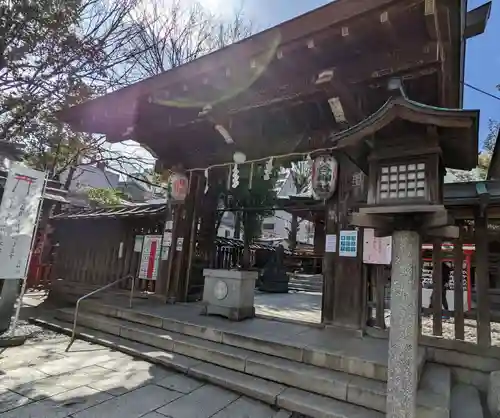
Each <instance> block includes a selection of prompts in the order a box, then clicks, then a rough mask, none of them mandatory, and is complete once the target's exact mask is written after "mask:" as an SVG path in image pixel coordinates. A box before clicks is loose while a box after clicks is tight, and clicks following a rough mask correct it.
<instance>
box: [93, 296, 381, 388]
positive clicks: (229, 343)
mask: <svg viewBox="0 0 500 418" xmlns="http://www.w3.org/2000/svg"><path fill="white" fill-rule="evenodd" d="M92 304H96V303H95V302H92ZM97 305H100V306H106V307H107V308H109V309H116V310H126V308H123V307H114V306H111V305H105V304H102V303H97ZM137 312H138V313H139V314H141V315H146V316H150V317H154V318H162V317H159V316H156V315H150V314H148V313H144V312H141V311H137ZM93 313H94V314H95V315H102V316H104V317H107V318H112V319H115V320H123V321H127V322H130V323H136V324H141V325H143V326H149V327H152V328H157V329H166V328H164V327H162V328H159V327H157V326H153V325H150V324H147V323H145V322H144V321H143V322H141V321H132V320H130V319H124V318H120V317H116V316H110V315H105V314H102V313H98V312H93ZM162 319H163V320H166V321H170V322H174V323H177V324H182V325H188V326H193V327H195V328H200V326H199V325H197V324H192V323H189V322H183V321H178V320H175V319H170V318H162ZM211 330H212V331H215V332H220V333H221V334H222V338H221V341H220V342H219V341H214V340H210V339H207V340H209V341H212V342H215V343H221V344H224V345H227V346H231V347H236V348H239V349H242V350H247V351H252V352H255V353H262V354H266V355H274V356H275V357H278V358H284V359H287V360H290V361H296V362H300V363H304V364H308V365H312V366H316V367H321V366H319V365H318V364H315V363H314V362H312V361H308V360H306V359H305V357H306V353H308V352H313V353H317V354H319V355H324V354H326V355H331V356H336V355H339V353H338V352H336V351H333V350H328V349H327V348H322V347H314V346H302V345H294V344H287V343H283V342H280V341H272V340H265V339H262V338H259V337H258V336H253V335H248V334H240V333H235V332H231V331H224V330H220V329H217V328H211ZM171 332H175V331H171ZM178 334H182V335H187V336H189V337H193V338H200V337H199V336H198V335H193V334H192V333H179V332H178ZM224 337H226V338H224ZM234 337H236V338H237V339H238V338H240V339H243V340H245V341H246V342H255V343H258V344H262V345H267V346H269V345H273V346H278V347H280V348H283V349H285V350H286V349H291V350H298V351H299V352H300V360H298V359H297V358H296V357H292V356H290V355H281V356H280V355H275V354H271V353H269V352H267V351H255V350H252V349H251V348H247V346H245V345H244V344H242V343H235V342H234V341H228V340H227V339H228V338H229V339H234ZM342 356H343V357H345V358H347V359H350V360H354V361H357V362H363V363H368V364H372V365H374V366H375V367H381V368H384V369H385V370H386V372H385V373H384V374H387V367H388V366H387V365H386V364H384V363H382V362H377V361H372V360H370V359H361V358H358V357H351V356H349V355H347V354H345V353H342ZM298 357H299V356H298ZM325 368H329V369H330V370H334V371H339V372H344V373H348V372H347V371H345V370H342V369H335V368H332V367H326V366H325ZM359 376H361V377H366V378H368V379H374V380H379V381H382V382H383V381H386V380H384V379H376V378H375V377H370V376H364V375H359Z"/></svg>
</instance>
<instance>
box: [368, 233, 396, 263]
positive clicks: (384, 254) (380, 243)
mask: <svg viewBox="0 0 500 418" xmlns="http://www.w3.org/2000/svg"><path fill="white" fill-rule="evenodd" d="M391 256H392V237H390V236H389V237H380V238H379V237H376V236H375V230H374V229H371V228H365V232H364V243H363V263H366V264H387V265H388V264H391Z"/></svg>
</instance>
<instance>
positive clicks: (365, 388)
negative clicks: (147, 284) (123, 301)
mask: <svg viewBox="0 0 500 418" xmlns="http://www.w3.org/2000/svg"><path fill="white" fill-rule="evenodd" d="M83 315H86V317H87V319H89V320H90V321H91V323H95V321H93V319H94V318H93V315H92V314H88V313H87V314H83ZM94 316H95V315H94ZM56 318H57V317H56ZM58 319H60V320H63V319H61V318H58ZM106 319H108V318H106ZM63 321H64V320H63ZM122 321H123V320H122ZM115 322H120V321H119V320H115ZM123 322H127V321H123ZM113 325H118V326H119V327H120V330H119V334H111V335H115V336H116V337H119V338H123V339H126V340H129V341H133V342H136V343H139V344H144V345H146V346H151V347H154V348H156V349H159V350H165V351H167V350H170V351H172V352H173V353H175V354H178V355H183V356H186V357H190V358H194V359H196V360H199V361H202V362H206V363H207V364H213V365H218V363H214V362H211V361H210V360H208V359H206V358H203V359H201V358H198V357H196V356H194V357H192V356H189V355H186V354H185V353H184V352H179V351H177V350H176V345H177V344H178V342H176V341H175V339H174V341H173V346H172V348H171V349H170V348H165V347H160V346H159V344H158V346H156V345H154V346H152V345H150V344H145V343H143V342H141V340H140V339H139V338H140V337H136V338H137V339H132V338H130V336H128V335H122V331H121V328H122V327H123V325H119V324H113ZM83 326H84V327H85V328H89V329H92V330H95V331H99V332H103V333H108V334H109V332H106V331H103V330H100V329H96V328H94V327H92V326H87V325H85V324H83ZM123 328H125V329H127V330H132V331H135V332H137V333H139V334H147V335H148V336H150V337H153V338H158V339H161V337H160V336H159V335H157V334H154V333H152V332H149V331H145V330H141V329H138V328H134V327H133V326H132V327H127V326H125V327H123ZM152 328H153V327H152ZM176 335H179V336H181V337H185V336H184V335H183V334H176ZM189 338H191V339H195V337H189ZM179 343H180V344H183V343H184V344H188V345H191V346H194V347H195V348H201V349H205V350H206V349H207V347H206V346H203V345H196V344H191V343H190V342H186V341H179ZM208 343H209V344H210V345H211V344H214V345H216V347H212V350H210V351H211V352H214V353H217V354H219V355H220V353H222V355H225V356H228V357H229V356H230V357H232V358H233V359H234V360H237V361H238V360H239V361H241V362H242V363H243V364H242V366H241V367H231V366H229V365H227V364H226V365H224V367H225V368H227V369H229V370H231V371H235V372H244V373H246V374H247V375H248V376H253V377H257V378H258V377H261V376H259V375H258V374H257V373H253V372H252V371H251V370H249V369H252V368H255V366H252V363H254V364H255V363H256V364H257V366H258V367H259V366H260V367H264V368H269V366H270V365H271V364H273V363H272V362H273V356H271V355H267V354H262V353H258V352H251V353H245V354H248V355H246V356H243V355H242V356H238V357H237V356H234V355H232V354H231V353H227V352H224V351H223V350H221V351H220V352H217V351H216V349H218V348H223V347H224V344H219V343H214V342H211V341H209V342H208ZM238 350H242V351H245V350H243V349H238ZM277 359H278V362H276V363H274V364H273V369H274V376H270V375H266V378H265V379H264V380H266V381H269V382H273V383H277V384H282V385H286V386H287V387H293V388H297V389H301V390H306V389H307V388H306V387H304V386H301V385H298V386H297V384H293V383H291V382H290V381H289V380H286V381H285V380H283V379H280V378H278V376H279V374H281V373H294V369H293V368H294V366H295V365H298V366H299V367H300V368H302V370H299V374H301V375H304V373H300V372H302V371H303V370H304V369H305V370H307V369H309V370H310V372H309V373H307V376H308V378H309V379H315V380H317V383H318V384H320V383H322V382H330V381H335V383H336V384H337V385H339V386H342V385H345V393H342V394H334V392H332V391H328V390H325V391H323V392H320V391H316V390H311V391H310V392H311V393H314V394H318V395H321V396H325V397H329V398H331V399H335V400H340V401H345V402H347V401H348V398H349V394H350V392H351V391H353V390H359V391H361V392H363V393H366V394H367V395H371V394H373V393H374V392H375V396H382V394H381V393H380V392H379V391H374V390H372V388H371V385H373V384H375V385H379V386H382V385H384V383H383V382H380V381H377V380H374V379H370V378H367V377H363V376H358V375H351V374H349V373H347V372H342V371H336V370H331V369H326V368H321V367H318V366H313V365H310V364H306V363H300V362H297V361H294V360H288V359H282V358H279V357H278V358H277ZM258 360H261V361H258ZM266 360H267V361H266ZM249 362H250V363H249ZM279 362H281V363H282V364H279ZM283 363H285V365H283ZM286 363H289V364H286ZM278 364H279V365H278ZM284 366H288V367H284ZM315 371H317V372H318V373H319V376H317V375H316V376H315V375H314V372H315ZM352 404H353V405H358V406H365V407H368V406H367V405H365V404H363V405H360V404H359V403H357V402H355V401H353V402H352ZM373 409H374V410H380V408H378V407H373Z"/></svg>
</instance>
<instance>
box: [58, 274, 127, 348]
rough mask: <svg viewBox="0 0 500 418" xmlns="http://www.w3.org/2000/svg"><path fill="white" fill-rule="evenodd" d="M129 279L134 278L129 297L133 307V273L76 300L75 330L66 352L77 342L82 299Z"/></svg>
mask: <svg viewBox="0 0 500 418" xmlns="http://www.w3.org/2000/svg"><path fill="white" fill-rule="evenodd" d="M128 279H132V285H131V286H130V297H129V303H128V305H129V308H131V307H132V299H133V298H134V287H135V277H134V275H132V274H127V275H126V276H124V277H122V278H120V279H118V280H115V281H114V282H112V283H108V284H107V285H105V286H102V287H100V288H99V289H96V290H94V291H92V292H90V293H87V294H86V295H83V296H82V297H81V298H80V299H78V300H77V301H76V307H75V315H74V318H73V331H72V333H71V341H70V342H69V344H68V346H67V347H66V350H65V351H66V352H67V351H69V349H70V348H71V346H72V345H73V343H74V342H75V339H76V323H77V320H78V310H79V308H80V302H81V301H82V300H85V299H87V298H88V297H90V296H93V295H95V294H96V293H99V292H101V291H103V290H106V289H109V288H110V287H112V286H114V285H115V284H118V283H121V282H123V281H124V280H128Z"/></svg>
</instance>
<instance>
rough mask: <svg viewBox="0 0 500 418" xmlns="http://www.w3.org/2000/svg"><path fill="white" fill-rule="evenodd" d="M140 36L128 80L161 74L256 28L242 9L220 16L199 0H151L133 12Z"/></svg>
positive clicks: (237, 38) (237, 39)
mask: <svg viewBox="0 0 500 418" xmlns="http://www.w3.org/2000/svg"><path fill="white" fill-rule="evenodd" d="M134 19H135V21H136V23H135V24H136V27H137V32H138V35H137V36H136V37H134V40H133V47H132V49H133V50H134V51H143V52H142V53H140V54H136V55H134V57H133V58H132V59H131V60H129V61H128V62H127V69H126V70H125V74H126V75H127V78H126V81H127V82H130V81H135V80H137V79H142V78H144V77H150V76H153V75H156V74H160V73H162V72H164V71H167V70H169V69H171V68H175V67H179V66H180V65H182V64H185V63H187V62H190V61H193V60H195V59H197V58H199V57H201V56H203V55H205V54H207V53H209V52H212V51H214V50H216V49H220V48H223V47H225V46H227V45H229V44H231V43H233V42H236V41H239V40H241V39H243V38H245V37H247V36H249V35H250V34H251V33H252V31H253V26H252V24H251V22H250V21H248V20H246V19H245V17H244V14H243V12H242V9H241V8H240V9H239V10H237V11H235V13H234V15H233V16H232V17H231V18H230V19H223V18H219V17H217V16H216V15H214V14H213V13H211V12H210V11H209V10H207V9H206V8H204V7H203V6H202V5H201V4H200V3H198V2H195V3H192V4H191V5H190V6H187V7H186V6H185V2H182V1H181V0H174V1H171V0H150V1H148V0H147V1H146V3H144V4H143V5H142V7H140V8H138V10H136V11H135V13H134Z"/></svg>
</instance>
